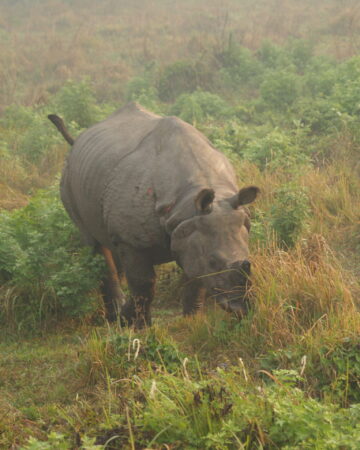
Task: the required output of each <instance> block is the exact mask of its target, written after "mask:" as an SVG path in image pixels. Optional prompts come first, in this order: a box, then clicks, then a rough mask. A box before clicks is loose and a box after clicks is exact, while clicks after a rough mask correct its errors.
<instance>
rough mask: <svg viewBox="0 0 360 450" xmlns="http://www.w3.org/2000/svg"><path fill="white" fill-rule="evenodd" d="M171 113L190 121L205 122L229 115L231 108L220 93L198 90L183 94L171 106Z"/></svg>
mask: <svg viewBox="0 0 360 450" xmlns="http://www.w3.org/2000/svg"><path fill="white" fill-rule="evenodd" d="M170 111H171V113H172V114H174V115H176V116H179V117H181V118H182V119H183V120H185V121H186V122H189V123H193V124H195V123H198V122H203V121H204V120H206V119H221V118H224V117H227V116H228V115H229V112H230V109H229V107H228V105H227V104H226V102H225V101H224V100H223V99H222V98H221V97H219V96H218V95H215V94H211V93H210V92H203V91H196V92H194V93H192V94H182V95H180V97H179V98H178V99H177V100H176V102H175V103H174V105H173V106H172V108H171V110H170Z"/></svg>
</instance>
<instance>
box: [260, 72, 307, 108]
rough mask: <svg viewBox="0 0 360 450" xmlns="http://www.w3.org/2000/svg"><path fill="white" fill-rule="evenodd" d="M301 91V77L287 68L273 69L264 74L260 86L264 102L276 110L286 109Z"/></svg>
mask: <svg viewBox="0 0 360 450" xmlns="http://www.w3.org/2000/svg"><path fill="white" fill-rule="evenodd" d="M299 93H300V81H299V77H298V76H297V75H296V74H294V73H292V72H288V71H285V70H273V71H270V72H268V73H267V74H266V75H265V76H264V81H263V82H262V83H261V86H260V95H261V99H262V100H263V102H264V103H265V104H266V105H267V106H268V107H270V108H273V109H275V110H286V109H288V108H289V107H290V106H291V105H292V104H293V103H294V101H295V100H296V99H297V98H298V96H299Z"/></svg>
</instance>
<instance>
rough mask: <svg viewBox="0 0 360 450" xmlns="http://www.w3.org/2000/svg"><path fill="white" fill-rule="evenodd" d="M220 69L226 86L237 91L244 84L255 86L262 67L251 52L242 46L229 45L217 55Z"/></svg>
mask: <svg viewBox="0 0 360 450" xmlns="http://www.w3.org/2000/svg"><path fill="white" fill-rule="evenodd" d="M218 59H219V61H220V64H221V65H222V69H221V70H220V76H221V78H222V80H223V83H224V84H225V87H226V86H230V87H231V88H232V89H233V90H235V91H239V90H242V88H243V87H244V84H245V85H251V86H257V85H258V83H259V80H260V78H261V75H262V72H263V67H262V65H261V63H260V62H259V61H258V60H257V59H256V57H255V56H254V55H253V53H252V52H251V51H250V50H249V49H247V48H244V47H240V46H235V45H231V46H230V47H229V49H228V50H226V51H224V52H223V53H221V54H219V55H218Z"/></svg>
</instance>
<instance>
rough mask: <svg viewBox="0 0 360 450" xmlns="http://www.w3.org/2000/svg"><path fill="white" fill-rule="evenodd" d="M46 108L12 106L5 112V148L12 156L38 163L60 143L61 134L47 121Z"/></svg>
mask: <svg viewBox="0 0 360 450" xmlns="http://www.w3.org/2000/svg"><path fill="white" fill-rule="evenodd" d="M46 116H47V112H46V110H45V108H40V109H35V108H30V107H27V106H15V105H14V106H11V107H9V108H7V109H6V110H5V114H4V117H3V118H2V119H1V126H2V127H4V128H5V129H6V130H7V131H8V133H7V142H5V143H4V146H6V147H5V148H7V149H8V151H9V150H11V154H12V156H15V155H16V156H19V157H20V158H21V159H22V160H24V161H27V162H30V163H34V164H36V163H38V162H39V161H40V160H41V158H42V157H43V156H44V155H45V154H46V153H47V151H48V150H49V148H51V147H52V146H54V145H55V144H57V143H58V142H60V137H59V134H58V133H57V132H56V131H55V129H54V128H53V126H52V125H51V124H50V122H49V121H48V119H47V117H46Z"/></svg>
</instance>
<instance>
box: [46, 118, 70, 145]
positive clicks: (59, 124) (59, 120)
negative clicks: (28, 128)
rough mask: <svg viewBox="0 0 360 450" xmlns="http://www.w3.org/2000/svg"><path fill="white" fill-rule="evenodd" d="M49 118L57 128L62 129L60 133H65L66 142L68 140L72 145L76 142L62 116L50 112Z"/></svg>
mask: <svg viewBox="0 0 360 450" xmlns="http://www.w3.org/2000/svg"><path fill="white" fill-rule="evenodd" d="M48 119H49V120H50V122H52V123H53V124H54V125H55V126H56V128H57V129H58V130H59V131H60V133H61V134H62V135H63V137H64V139H65V141H66V142H68V143H69V144H70V145H73V144H74V142H75V139H74V138H73V137H72V136H71V135H70V134H69V132H68V130H67V129H66V127H65V124H64V121H63V120H62V118H61V117H59V116H57V115H56V114H49V115H48Z"/></svg>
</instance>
